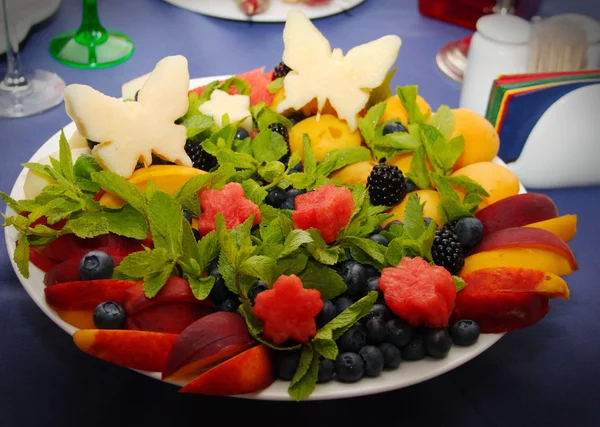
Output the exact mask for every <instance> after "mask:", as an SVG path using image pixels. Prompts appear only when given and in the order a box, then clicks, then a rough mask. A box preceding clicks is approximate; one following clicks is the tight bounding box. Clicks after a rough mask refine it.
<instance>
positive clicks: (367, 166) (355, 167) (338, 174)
mask: <svg viewBox="0 0 600 427" xmlns="http://www.w3.org/2000/svg"><path fill="white" fill-rule="evenodd" d="M376 165H377V163H375V162H372V161H364V162H357V163H353V164H350V165H348V166H344V167H343V168H341V169H340V170H337V171H335V172H333V173H332V174H331V175H329V178H331V179H337V180H340V181H343V182H345V183H347V184H351V185H354V184H358V183H362V184H364V185H366V184H367V178H368V177H369V175H370V174H371V171H372V170H373V167H374V166H376Z"/></svg>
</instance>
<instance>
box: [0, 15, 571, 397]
mask: <svg viewBox="0 0 600 427" xmlns="http://www.w3.org/2000/svg"><path fill="white" fill-rule="evenodd" d="M284 43H285V50H284V53H283V62H281V63H280V64H278V65H277V66H276V67H275V69H274V71H272V72H265V70H264V68H260V69H256V70H253V71H250V72H248V73H243V74H239V75H236V76H234V77H231V78H228V79H225V80H222V81H214V82H212V83H210V84H208V85H206V86H203V87H200V88H195V89H192V90H190V91H188V81H189V75H188V70H187V61H185V58H182V57H168V58H165V59H163V60H162V61H161V62H159V64H157V66H156V69H155V70H154V71H153V72H152V73H150V74H148V75H147V76H144V77H143V78H140V79H138V80H136V81H133V82H131V83H130V84H126V85H124V89H126V90H127V94H128V95H127V96H126V98H129V99H127V100H126V101H120V100H116V99H114V98H109V97H106V96H104V95H102V94H100V93H98V92H96V91H94V90H93V89H91V88H88V87H84V86H79V85H73V86H71V87H70V88H68V89H69V90H68V91H67V92H66V95H65V96H66V104H67V111H68V113H69V115H70V116H71V117H72V118H73V120H74V121H75V123H76V125H77V135H76V137H74V138H71V141H72V142H73V144H76V145H77V146H78V147H81V146H82V145H84V146H85V145H86V144H87V145H88V148H85V147H83V148H71V147H70V146H69V143H68V142H67V139H66V138H65V137H64V135H61V138H60V150H59V152H57V153H56V154H54V155H53V156H51V157H52V158H48V159H44V160H43V161H41V162H40V163H39V164H27V167H29V168H30V171H29V174H28V176H27V179H26V185H25V187H26V195H27V197H28V198H27V199H26V200H20V201H17V200H12V199H11V198H10V197H9V196H7V195H5V194H2V197H3V199H4V200H5V201H6V202H7V204H8V205H9V206H10V207H11V208H12V210H14V211H15V212H16V215H15V216H10V217H6V219H5V226H14V227H16V228H17V229H18V230H19V231H20V237H19V239H18V242H17V247H16V250H15V252H14V260H15V262H16V264H17V266H18V269H19V272H20V274H22V275H23V276H24V277H27V276H28V274H29V269H30V268H32V267H31V266H30V261H31V264H33V265H34V266H35V267H36V268H39V269H40V270H42V271H43V272H45V275H44V284H45V285H46V288H45V297H46V303H47V304H48V305H49V306H50V307H51V308H52V309H54V310H55V311H56V313H57V314H58V316H59V317H60V318H61V319H62V320H63V321H65V322H67V323H69V324H71V325H72V326H74V327H76V328H78V329H79V330H78V331H77V332H76V333H75V334H74V336H73V339H74V341H75V344H76V345H77V346H78V347H79V348H80V349H81V350H83V351H85V352H87V353H89V354H91V355H93V356H96V357H98V358H101V359H104V360H106V361H109V362H112V363H115V364H118V365H121V366H126V367H130V368H133V369H140V370H146V371H154V372H158V373H160V374H161V376H162V379H163V380H165V381H171V382H175V383H177V384H179V385H182V388H181V391H182V392H186V393H201V394H214V395H237V394H246V393H259V392H261V391H262V390H264V389H265V388H267V387H269V386H270V385H271V384H272V383H273V382H274V381H276V380H281V381H287V382H289V387H288V392H289V394H290V396H291V397H292V398H294V399H296V400H301V399H305V398H307V397H309V396H310V395H311V393H312V392H313V391H314V389H315V387H318V384H321V383H326V382H328V381H332V380H335V381H341V382H345V383H354V382H356V381H359V380H360V379H361V378H363V377H377V376H379V375H385V371H389V370H394V369H397V368H398V367H399V366H400V364H402V363H405V362H411V361H417V360H421V359H424V358H434V359H440V358H444V357H446V355H447V354H448V353H449V352H450V351H451V348H452V347H453V346H454V345H456V346H470V345H474V344H476V342H477V341H478V338H479V336H480V333H498V332H506V331H511V330H515V329H520V328H524V327H529V326H531V325H533V324H535V323H536V322H538V321H539V320H541V319H542V318H543V317H544V316H545V315H547V313H548V312H549V310H550V300H551V299H568V298H569V295H570V291H569V288H568V286H567V284H566V282H565V281H564V279H563V278H562V277H561V276H565V275H567V274H569V273H571V272H573V271H575V270H577V268H578V264H577V261H576V259H575V256H574V254H573V252H572V251H571V249H570V248H569V246H568V242H569V241H570V240H571V239H572V238H573V237H574V236H575V234H576V231H577V217H576V215H571V214H567V215H562V216H559V212H558V209H557V207H556V205H555V204H554V202H553V201H552V200H551V199H550V198H549V197H547V196H545V195H543V194H539V193H526V194H519V193H520V184H519V180H518V178H517V177H516V176H515V175H514V174H513V173H512V172H511V171H510V170H508V169H507V168H505V167H503V166H502V165H500V164H497V163H495V162H494V159H495V156H496V155H497V153H498V148H499V143H500V142H499V138H498V135H497V134H496V132H495V130H494V129H493V127H492V126H491V125H490V124H489V123H488V122H487V121H486V120H485V119H484V118H483V117H481V116H479V115H477V114H475V113H473V112H471V111H468V110H462V109H455V110H452V109H450V108H448V107H446V106H442V107H440V108H439V109H438V110H437V111H435V112H433V111H432V109H431V107H430V106H429V104H427V102H426V101H425V100H424V99H423V98H422V97H421V96H420V95H419V94H418V88H417V87H416V86H401V87H397V88H396V93H395V94H394V93H392V90H391V87H390V82H391V80H392V78H393V76H394V70H391V71H390V69H391V68H392V66H393V64H394V62H395V60H396V55H397V53H398V49H399V47H400V40H399V39H398V38H397V37H395V36H387V37H383V38H381V39H379V40H376V41H373V42H371V43H367V44H365V45H362V46H359V47H357V48H355V49H352V50H350V51H349V52H348V53H347V54H346V55H345V56H344V55H343V54H342V53H341V51H339V50H337V49H334V50H332V49H331V48H330V46H329V43H328V42H327V40H326V39H325V37H324V36H323V35H322V34H321V33H320V32H319V31H318V30H317V29H316V28H315V27H314V26H313V25H312V24H311V23H310V21H309V20H308V19H306V17H305V16H304V15H302V14H301V13H299V12H297V13H292V14H290V16H289V18H288V21H287V23H286V27H285V30H284ZM342 59H343V65H340V63H341V61H342ZM316 65H319V66H316ZM332 70H335V72H334V71H332ZM92 103H93V104H94V111H95V114H93V115H92V114H90V111H91V108H92V107H91V104H92ZM100 113H101V114H100ZM125 113H127V114H128V117H131V121H130V122H128V121H124V120H123V118H122V117H121V116H123V115H124V114H125ZM142 127H143V132H141V131H139V130H140V128H142ZM90 150H91V151H90ZM119 150H123V153H124V154H123V155H122V156H121V155H118V154H117V153H118V152H119Z"/></svg>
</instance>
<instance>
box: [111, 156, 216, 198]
mask: <svg viewBox="0 0 600 427" xmlns="http://www.w3.org/2000/svg"><path fill="white" fill-rule="evenodd" d="M203 173H206V172H205V171H203V170H200V169H196V168H192V167H189V166H179V165H154V166H149V167H147V168H140V169H136V170H135V172H133V175H131V177H130V178H129V179H128V181H129V182H130V183H132V184H133V185H135V186H136V187H138V188H141V189H145V188H146V185H147V184H148V181H149V180H150V178H152V179H153V180H154V183H155V184H156V188H157V189H158V190H160V191H164V192H165V193H168V194H174V193H175V192H176V191H177V190H179V189H180V188H181V187H183V185H184V184H185V183H186V182H188V180H189V179H190V178H192V177H194V176H196V175H200V174H203ZM99 203H100V204H101V205H103V206H108V207H119V206H122V205H123V204H124V203H125V202H124V201H123V199H121V198H120V197H118V196H116V195H114V194H112V193H104V194H103V195H102V197H101V198H100V201H99Z"/></svg>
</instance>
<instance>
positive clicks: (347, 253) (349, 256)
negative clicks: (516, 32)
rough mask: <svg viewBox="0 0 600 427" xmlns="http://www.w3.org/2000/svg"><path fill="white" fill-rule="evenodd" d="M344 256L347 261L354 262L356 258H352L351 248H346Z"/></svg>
mask: <svg viewBox="0 0 600 427" xmlns="http://www.w3.org/2000/svg"><path fill="white" fill-rule="evenodd" d="M344 255H345V256H346V261H354V258H352V253H351V252H350V248H344Z"/></svg>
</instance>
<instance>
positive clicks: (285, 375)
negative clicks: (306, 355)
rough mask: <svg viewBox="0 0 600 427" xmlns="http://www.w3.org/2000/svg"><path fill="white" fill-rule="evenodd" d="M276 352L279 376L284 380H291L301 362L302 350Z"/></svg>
mask: <svg viewBox="0 0 600 427" xmlns="http://www.w3.org/2000/svg"><path fill="white" fill-rule="evenodd" d="M275 354H276V357H275V373H276V374H277V378H279V379H280V380H283V381H291V380H292V378H294V374H295V373H296V369H298V364H299V363H300V351H299V350H287V351H277V352H275Z"/></svg>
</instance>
